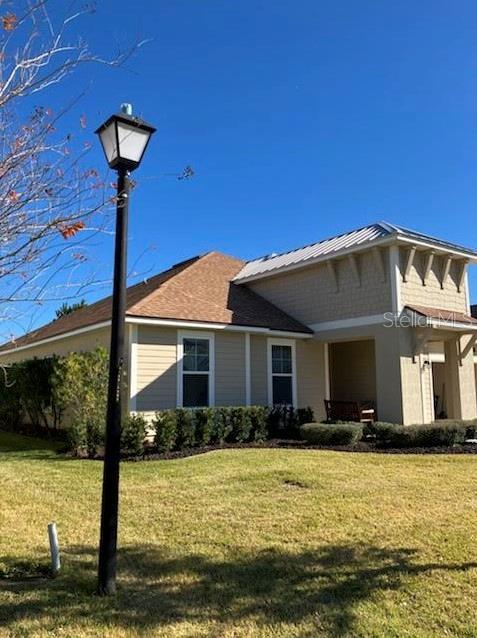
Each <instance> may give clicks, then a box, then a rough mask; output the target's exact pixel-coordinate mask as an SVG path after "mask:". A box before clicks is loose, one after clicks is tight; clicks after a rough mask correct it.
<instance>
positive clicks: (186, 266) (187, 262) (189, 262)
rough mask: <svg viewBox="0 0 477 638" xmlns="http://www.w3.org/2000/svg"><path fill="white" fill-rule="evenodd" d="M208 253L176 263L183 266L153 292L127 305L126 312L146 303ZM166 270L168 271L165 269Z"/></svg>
mask: <svg viewBox="0 0 477 638" xmlns="http://www.w3.org/2000/svg"><path fill="white" fill-rule="evenodd" d="M207 255H208V253H205V254H204V255H196V256H195V257H191V259H186V260H185V261H183V262H179V263H178V264H176V266H175V267H179V266H181V265H182V266H183V267H182V268H180V270H179V271H178V272H177V273H175V274H174V275H171V276H170V277H168V278H167V279H166V280H165V281H164V282H163V283H162V284H160V285H159V286H157V287H156V288H154V289H153V290H151V292H149V293H147V294H146V295H144V296H143V297H141V298H140V299H137V300H136V301H135V302H134V303H132V304H131V305H129V306H127V308H126V314H127V313H128V311H131V310H132V309H133V308H134V307H135V306H137V305H138V304H139V303H144V302H145V301H146V300H147V299H149V298H150V297H151V296H152V295H155V294H157V291H158V290H159V289H160V288H162V289H163V290H164V289H165V288H167V287H168V284H170V283H172V282H173V281H174V280H175V279H177V277H180V276H181V275H182V274H183V273H185V272H186V271H188V270H189V269H190V268H192V267H193V266H195V265H196V264H197V263H198V262H199V261H201V260H202V259H203V258H204V257H206V256H207ZM173 269H174V266H173V267H172V268H170V269H169V270H173ZM164 272H167V270H166V271H164ZM164 272H163V273H158V274H157V275H155V277H159V276H160V275H161V274H164ZM152 279H154V277H151V279H150V280H149V282H148V283H150V282H151V280H152Z"/></svg>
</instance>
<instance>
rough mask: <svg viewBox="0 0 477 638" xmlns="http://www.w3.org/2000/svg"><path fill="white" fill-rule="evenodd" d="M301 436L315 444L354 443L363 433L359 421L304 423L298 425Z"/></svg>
mask: <svg viewBox="0 0 477 638" xmlns="http://www.w3.org/2000/svg"><path fill="white" fill-rule="evenodd" d="M300 434H301V437H302V438H303V439H304V440H305V441H307V443H313V444H316V445H355V444H356V443H357V442H358V441H359V440H360V439H361V437H362V435H363V426H362V425H361V423H336V424H326V423H306V424H304V425H302V426H301V427H300Z"/></svg>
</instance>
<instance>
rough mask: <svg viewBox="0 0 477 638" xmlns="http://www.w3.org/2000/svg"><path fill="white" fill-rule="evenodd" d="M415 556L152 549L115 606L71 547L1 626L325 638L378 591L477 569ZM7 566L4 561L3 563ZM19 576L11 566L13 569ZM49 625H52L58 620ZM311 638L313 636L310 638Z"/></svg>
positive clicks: (130, 571) (406, 552) (347, 549)
mask: <svg viewBox="0 0 477 638" xmlns="http://www.w3.org/2000/svg"><path fill="white" fill-rule="evenodd" d="M416 559H417V555H416V552H415V551H414V550H412V549H406V548H402V549H382V548H377V547H373V546H366V545H356V546H352V545H336V546H331V547H326V548H325V549H317V550H316V551H306V552H302V553H298V554H294V553H287V552H283V551H278V550H274V549H273V550H272V549H270V550H267V551H262V552H260V553H258V554H257V553H248V554H247V553H246V554H244V553H240V554H235V555H231V556H230V558H228V559H227V560H213V559H210V558H207V557H205V556H202V555H189V556H179V557H173V556H170V555H167V554H166V553H163V552H161V551H160V549H158V548H157V547H156V546H132V547H126V548H123V549H122V550H121V552H120V555H119V575H120V578H119V588H118V594H117V596H116V597H114V598H99V597H97V596H93V595H92V591H93V587H94V583H95V572H96V555H95V551H94V550H93V548H90V547H75V548H69V550H68V552H67V553H65V554H64V563H65V570H64V572H63V573H62V575H61V576H60V577H59V578H57V579H56V580H53V581H50V582H49V583H48V586H47V587H44V586H42V587H40V588H38V587H37V586H36V585H35V584H31V583H28V582H25V583H24V584H22V586H21V587H20V588H19V587H18V585H13V584H12V585H9V584H8V582H5V581H4V582H3V583H2V584H1V587H0V594H1V592H2V591H5V590H6V589H7V590H9V591H10V592H15V593H16V594H17V595H16V596H13V598H12V597H10V598H9V600H8V601H7V602H3V603H2V604H0V623H3V624H5V623H10V622H15V621H23V622H25V621H28V620H31V621H35V625H36V626H37V623H39V624H40V625H41V626H42V627H44V629H46V630H48V629H51V628H52V627H54V624H52V623H54V622H55V620H54V619H55V618H56V619H57V621H58V622H59V620H58V619H61V624H65V623H66V624H68V625H71V624H75V623H79V624H80V625H81V624H86V625H88V626H89V625H92V626H94V627H96V626H98V627H101V625H102V623H105V624H107V625H108V626H117V627H129V628H132V629H134V628H135V629H136V630H137V631H140V630H141V629H147V628H149V629H151V628H154V627H161V626H165V625H170V624H174V623H177V622H179V621H187V622H188V623H198V624H200V623H206V622H215V623H220V624H228V625H229V626H230V625H231V624H232V625H233V624H234V623H238V622H239V621H248V622H249V623H250V622H251V623H255V624H256V625H257V626H260V625H267V626H271V625H274V624H278V623H285V624H286V623H292V624H299V623H300V622H302V621H308V622H309V621H311V622H312V624H313V625H314V626H316V628H318V627H319V628H320V630H321V631H327V632H328V634H329V635H336V636H343V635H347V634H348V633H349V632H351V630H352V628H353V624H354V620H355V609H354V608H355V606H356V605H357V604H358V603H359V602H360V601H365V600H371V599H372V598H373V596H374V595H375V594H376V593H378V592H379V591H385V590H397V589H399V588H400V587H402V586H403V578H404V577H406V576H409V575H417V574H421V573H425V572H429V571H432V570H438V571H441V570H446V571H464V570H467V569H473V568H476V567H477V563H464V564H441V563H436V564H420V563H418V562H415V561H416ZM0 562H3V563H4V564H6V565H7V566H8V559H5V558H3V559H2V558H0ZM12 567H13V566H12ZM52 619H53V620H52ZM304 635H305V634H304ZM310 635H313V633H312V634H310Z"/></svg>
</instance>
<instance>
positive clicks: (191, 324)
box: [0, 316, 313, 359]
mask: <svg viewBox="0 0 477 638" xmlns="http://www.w3.org/2000/svg"><path fill="white" fill-rule="evenodd" d="M126 323H127V324H133V325H138V326H166V327H171V328H192V329H194V328H196V329H200V330H201V329H204V330H225V331H227V332H228V331H230V332H250V333H251V334H263V335H274V336H277V337H293V338H296V339H311V338H312V337H313V335H312V334H308V333H306V332H289V331H286V330H272V329H271V328H261V327H258V326H257V327H255V326H235V325H230V324H223V323H205V322H199V321H182V320H180V319H154V318H148V317H131V316H126ZM110 325H111V321H110V320H108V321H101V322H100V323H93V324H91V325H90V326H84V327H83V328H77V329H76V330H70V331H69V332H63V333H62V334H59V335H53V336H52V337H47V338H45V339H40V340H39V341H32V342H31V343H27V344H25V345H23V346H13V347H12V348H9V349H8V350H3V351H1V352H0V359H1V357H2V356H3V355H7V354H13V353H14V352H20V351H21V350H27V349H28V348H35V347H36V346H42V345H44V344H46V343H53V342H54V341H59V340H60V339H67V338H68V337H75V336H76V335H80V334H84V333H86V332H91V331H93V330H99V329H101V328H108V327H109V326H110Z"/></svg>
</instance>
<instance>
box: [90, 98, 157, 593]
mask: <svg viewBox="0 0 477 638" xmlns="http://www.w3.org/2000/svg"><path fill="white" fill-rule="evenodd" d="M121 111H122V112H121V113H120V114H118V115H112V116H111V117H110V118H109V119H108V120H106V122H105V123H104V124H103V125H102V126H100V127H99V128H98V130H97V131H96V133H97V134H98V135H99V137H100V140H101V144H102V146H103V150H104V154H105V155H106V160H107V162H108V164H109V167H110V168H112V169H114V170H116V171H117V173H118V182H117V191H118V194H117V205H116V240H115V248H114V283H113V299H112V315H111V348H110V352H109V381H108V404H107V412H106V442H105V450H104V467H103V493H102V502H101V534H100V543H99V566H98V593H99V594H101V595H110V594H114V593H115V592H116V550H117V536H118V501H119V460H120V451H121V447H120V446H121V419H122V406H121V395H122V388H121V385H122V381H121V380H122V375H123V363H124V319H125V311H126V263H127V248H126V243H127V228H128V208H129V191H130V180H129V173H130V172H131V171H133V170H135V169H136V168H137V167H138V166H139V164H140V163H141V160H142V157H143V155H144V151H145V150H146V147H147V145H148V142H149V140H150V138H151V135H152V134H153V133H154V131H155V130H156V129H154V128H153V127H152V126H150V125H149V124H146V122H143V121H142V120H140V119H138V118H135V117H133V116H132V108H131V105H130V104H123V105H121Z"/></svg>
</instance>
